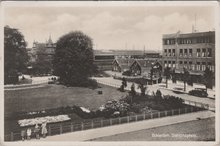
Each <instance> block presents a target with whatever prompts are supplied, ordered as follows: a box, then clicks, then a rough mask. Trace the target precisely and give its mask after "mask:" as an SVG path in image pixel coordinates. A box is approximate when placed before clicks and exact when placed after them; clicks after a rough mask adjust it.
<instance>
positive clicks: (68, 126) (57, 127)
mask: <svg viewBox="0 0 220 146" xmlns="http://www.w3.org/2000/svg"><path fill="white" fill-rule="evenodd" d="M185 102H190V104H191V105H193V106H191V107H186V108H179V109H173V110H167V111H159V112H149V113H143V114H138V115H131V116H126V117H118V118H110V119H95V120H87V121H84V122H65V123H60V124H48V125H47V129H48V133H47V135H48V136H52V135H58V134H63V133H68V132H75V131H82V130H87V129H94V128H100V127H106V126H112V125H118V124H125V123H131V122H137V121H143V120H148V119H155V118H162V117H167V116H174V115H181V114H186V113H192V112H196V111H202V110H205V109H207V108H209V107H208V105H204V104H202V103H196V102H192V101H185ZM32 137H34V135H32ZM16 140H21V132H20V131H17V132H11V133H10V134H7V135H5V141H16Z"/></svg>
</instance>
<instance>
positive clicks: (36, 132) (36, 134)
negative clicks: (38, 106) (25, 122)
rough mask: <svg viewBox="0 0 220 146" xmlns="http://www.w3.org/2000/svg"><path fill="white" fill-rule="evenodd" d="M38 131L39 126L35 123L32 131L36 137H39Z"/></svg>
mask: <svg viewBox="0 0 220 146" xmlns="http://www.w3.org/2000/svg"><path fill="white" fill-rule="evenodd" d="M39 132H40V127H39V126H38V124H36V125H35V127H34V133H35V136H36V139H40V136H39Z"/></svg>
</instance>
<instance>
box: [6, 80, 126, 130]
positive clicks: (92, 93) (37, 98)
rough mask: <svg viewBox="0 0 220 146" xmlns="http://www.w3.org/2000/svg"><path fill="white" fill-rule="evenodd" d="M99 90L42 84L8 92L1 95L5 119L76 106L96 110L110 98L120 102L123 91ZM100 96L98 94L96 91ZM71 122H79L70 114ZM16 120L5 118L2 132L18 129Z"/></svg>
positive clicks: (123, 94)
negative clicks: (13, 115) (14, 114)
mask: <svg viewBox="0 0 220 146" xmlns="http://www.w3.org/2000/svg"><path fill="white" fill-rule="evenodd" d="M99 86H100V88H97V89H94V90H93V89H89V88H82V87H66V86H63V85H54V84H50V85H46V86H45V87H41V88H33V89H23V90H10V91H9V90H8V91H4V94H5V100H4V101H5V104H4V105H5V107H4V108H5V116H6V117H8V116H10V114H12V113H15V112H22V111H26V112H29V111H40V110H44V109H51V108H57V107H62V106H64V107H65V106H68V105H69V106H73V105H79V106H83V107H86V108H89V109H90V110H93V109H97V108H99V107H100V106H101V105H102V104H105V103H106V102H107V101H108V100H111V99H120V98H121V97H122V96H125V95H126V94H127V93H126V92H119V91H117V90H116V89H115V88H113V87H109V86H105V85H99ZM99 90H101V91H103V94H98V91H99ZM70 117H71V119H75V120H80V119H81V118H80V117H79V116H77V115H76V114H71V115H70ZM18 128H19V125H18V123H17V120H13V119H10V120H8V119H5V132H6V133H8V132H9V131H14V130H15V129H18Z"/></svg>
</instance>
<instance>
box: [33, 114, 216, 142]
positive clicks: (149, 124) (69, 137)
mask: <svg viewBox="0 0 220 146" xmlns="http://www.w3.org/2000/svg"><path fill="white" fill-rule="evenodd" d="M210 117H214V113H213V112H211V111H200V112H196V113H190V114H183V115H178V116H172V117H164V118H158V119H151V120H145V121H140V122H134V123H128V124H122V125H115V126H110V127H103V128H97V129H90V130H85V131H79V132H73V133H67V134H62V135H56V136H48V137H46V138H45V139H43V138H42V139H40V140H42V141H87V140H90V139H95V138H99V137H105V136H111V135H116V134H121V133H127V132H133V131H138V130H143V129H149V128H155V127H160V126H166V125H171V124H177V123H182V122H187V121H194V120H197V118H201V119H206V118H210ZM33 141H38V140H34V139H33Z"/></svg>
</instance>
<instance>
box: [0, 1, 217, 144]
mask: <svg viewBox="0 0 220 146" xmlns="http://www.w3.org/2000/svg"><path fill="white" fill-rule="evenodd" d="M176 5H179V6H204V5H205V6H213V7H214V8H215V10H216V12H215V20H216V21H215V26H216V28H215V34H216V50H215V54H216V103H215V104H216V105H215V107H216V123H215V126H216V140H215V142H188V141H184V142H167V141H160V142H152V141H147V142H72V141H68V142H42V141H41V142H38V141H37V142H36V141H30V142H25V143H23V142H4V143H3V139H2V138H3V137H4V131H3V129H4V127H3V124H4V120H3V116H2V115H4V112H3V110H4V98H3V97H4V92H3V89H4V87H3V80H4V77H3V75H4V72H3V69H4V64H3V60H4V55H3V54H4V49H3V48H4V47H3V35H4V34H3V27H4V8H5V7H18V6H22V7H30V6H31V7H78V6H80V7H88V6H89V7H109V6H112V7H120V6H126V7H134V6H139V7H142V6H176ZM0 8H1V9H0V23H1V27H0V48H1V51H0V62H1V65H0V71H1V73H0V75H1V76H0V88H1V90H0V97H1V98H0V104H1V105H0V108H1V110H0V111H1V112H0V115H1V116H0V124H1V126H0V129H1V132H0V134H1V136H0V145H1V144H3V145H9V146H10V145H15V144H16V145H22V146H23V145H24V144H25V145H30V144H31V145H33V146H35V145H53V146H55V145H61V144H62V145H70V144H71V145H100V146H102V145H107V146H110V145H123V146H124V145H126V146H127V145H128V146H130V145H132V146H133V145H140V146H145V145H146V144H149V145H164V146H170V145H186V144H187V145H199V146H206V145H210V146H213V145H219V144H220V143H219V140H220V134H219V131H220V129H219V128H220V126H219V124H220V121H219V113H220V107H219V105H220V99H219V96H220V95H219V91H218V90H217V89H220V88H219V87H220V86H219V85H220V84H219V81H220V80H219V76H220V72H219V68H220V60H219V57H220V56H219V55H220V50H219V48H220V44H219V40H220V36H219V35H220V31H219V27H220V21H219V17H220V6H219V3H218V2H217V1H191V2H189V1H114V2H113V1H72V2H70V1H64V2H61V1H32V2H30V1H17V2H14V1H8V2H1V3H0Z"/></svg>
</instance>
